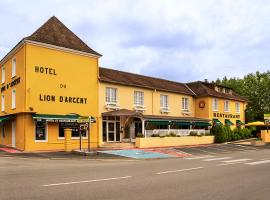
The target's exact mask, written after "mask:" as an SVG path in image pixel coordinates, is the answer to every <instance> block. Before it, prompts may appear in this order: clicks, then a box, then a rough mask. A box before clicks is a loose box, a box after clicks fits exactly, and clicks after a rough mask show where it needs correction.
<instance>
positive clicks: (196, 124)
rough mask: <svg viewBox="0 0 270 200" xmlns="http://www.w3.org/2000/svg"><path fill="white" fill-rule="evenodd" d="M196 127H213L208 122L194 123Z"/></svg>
mask: <svg viewBox="0 0 270 200" xmlns="http://www.w3.org/2000/svg"><path fill="white" fill-rule="evenodd" d="M193 124H194V125H195V126H202V127H208V126H211V124H210V123H208V122H194V123H193Z"/></svg>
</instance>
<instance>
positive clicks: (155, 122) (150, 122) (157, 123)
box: [148, 121, 170, 125]
mask: <svg viewBox="0 0 270 200" xmlns="http://www.w3.org/2000/svg"><path fill="white" fill-rule="evenodd" d="M148 123H149V124H153V125H170V121H148Z"/></svg>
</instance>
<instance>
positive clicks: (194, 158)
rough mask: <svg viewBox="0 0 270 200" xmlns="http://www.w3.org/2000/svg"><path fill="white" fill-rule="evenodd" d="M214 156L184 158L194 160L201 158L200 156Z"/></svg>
mask: <svg viewBox="0 0 270 200" xmlns="http://www.w3.org/2000/svg"><path fill="white" fill-rule="evenodd" d="M213 157H214V156H196V157H190V158H185V159H187V160H196V159H202V158H213Z"/></svg>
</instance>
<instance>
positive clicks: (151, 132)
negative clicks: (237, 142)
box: [145, 129, 210, 137]
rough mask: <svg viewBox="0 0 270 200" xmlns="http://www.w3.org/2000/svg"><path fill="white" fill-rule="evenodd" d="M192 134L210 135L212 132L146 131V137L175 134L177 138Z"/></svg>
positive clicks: (202, 130)
mask: <svg viewBox="0 0 270 200" xmlns="http://www.w3.org/2000/svg"><path fill="white" fill-rule="evenodd" d="M190 132H196V133H197V134H198V135H205V134H209V133H210V130H205V129H154V130H145V133H146V137H151V136H152V135H153V134H155V135H159V136H166V135H168V134H175V135H177V136H188V135H189V134H190Z"/></svg>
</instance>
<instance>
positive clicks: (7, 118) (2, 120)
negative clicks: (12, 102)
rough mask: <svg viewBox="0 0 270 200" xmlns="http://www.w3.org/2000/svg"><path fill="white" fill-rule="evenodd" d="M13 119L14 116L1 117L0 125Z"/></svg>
mask: <svg viewBox="0 0 270 200" xmlns="http://www.w3.org/2000/svg"><path fill="white" fill-rule="evenodd" d="M13 118H15V115H8V116H2V117H0V123H1V122H5V121H8V120H10V119H13Z"/></svg>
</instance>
